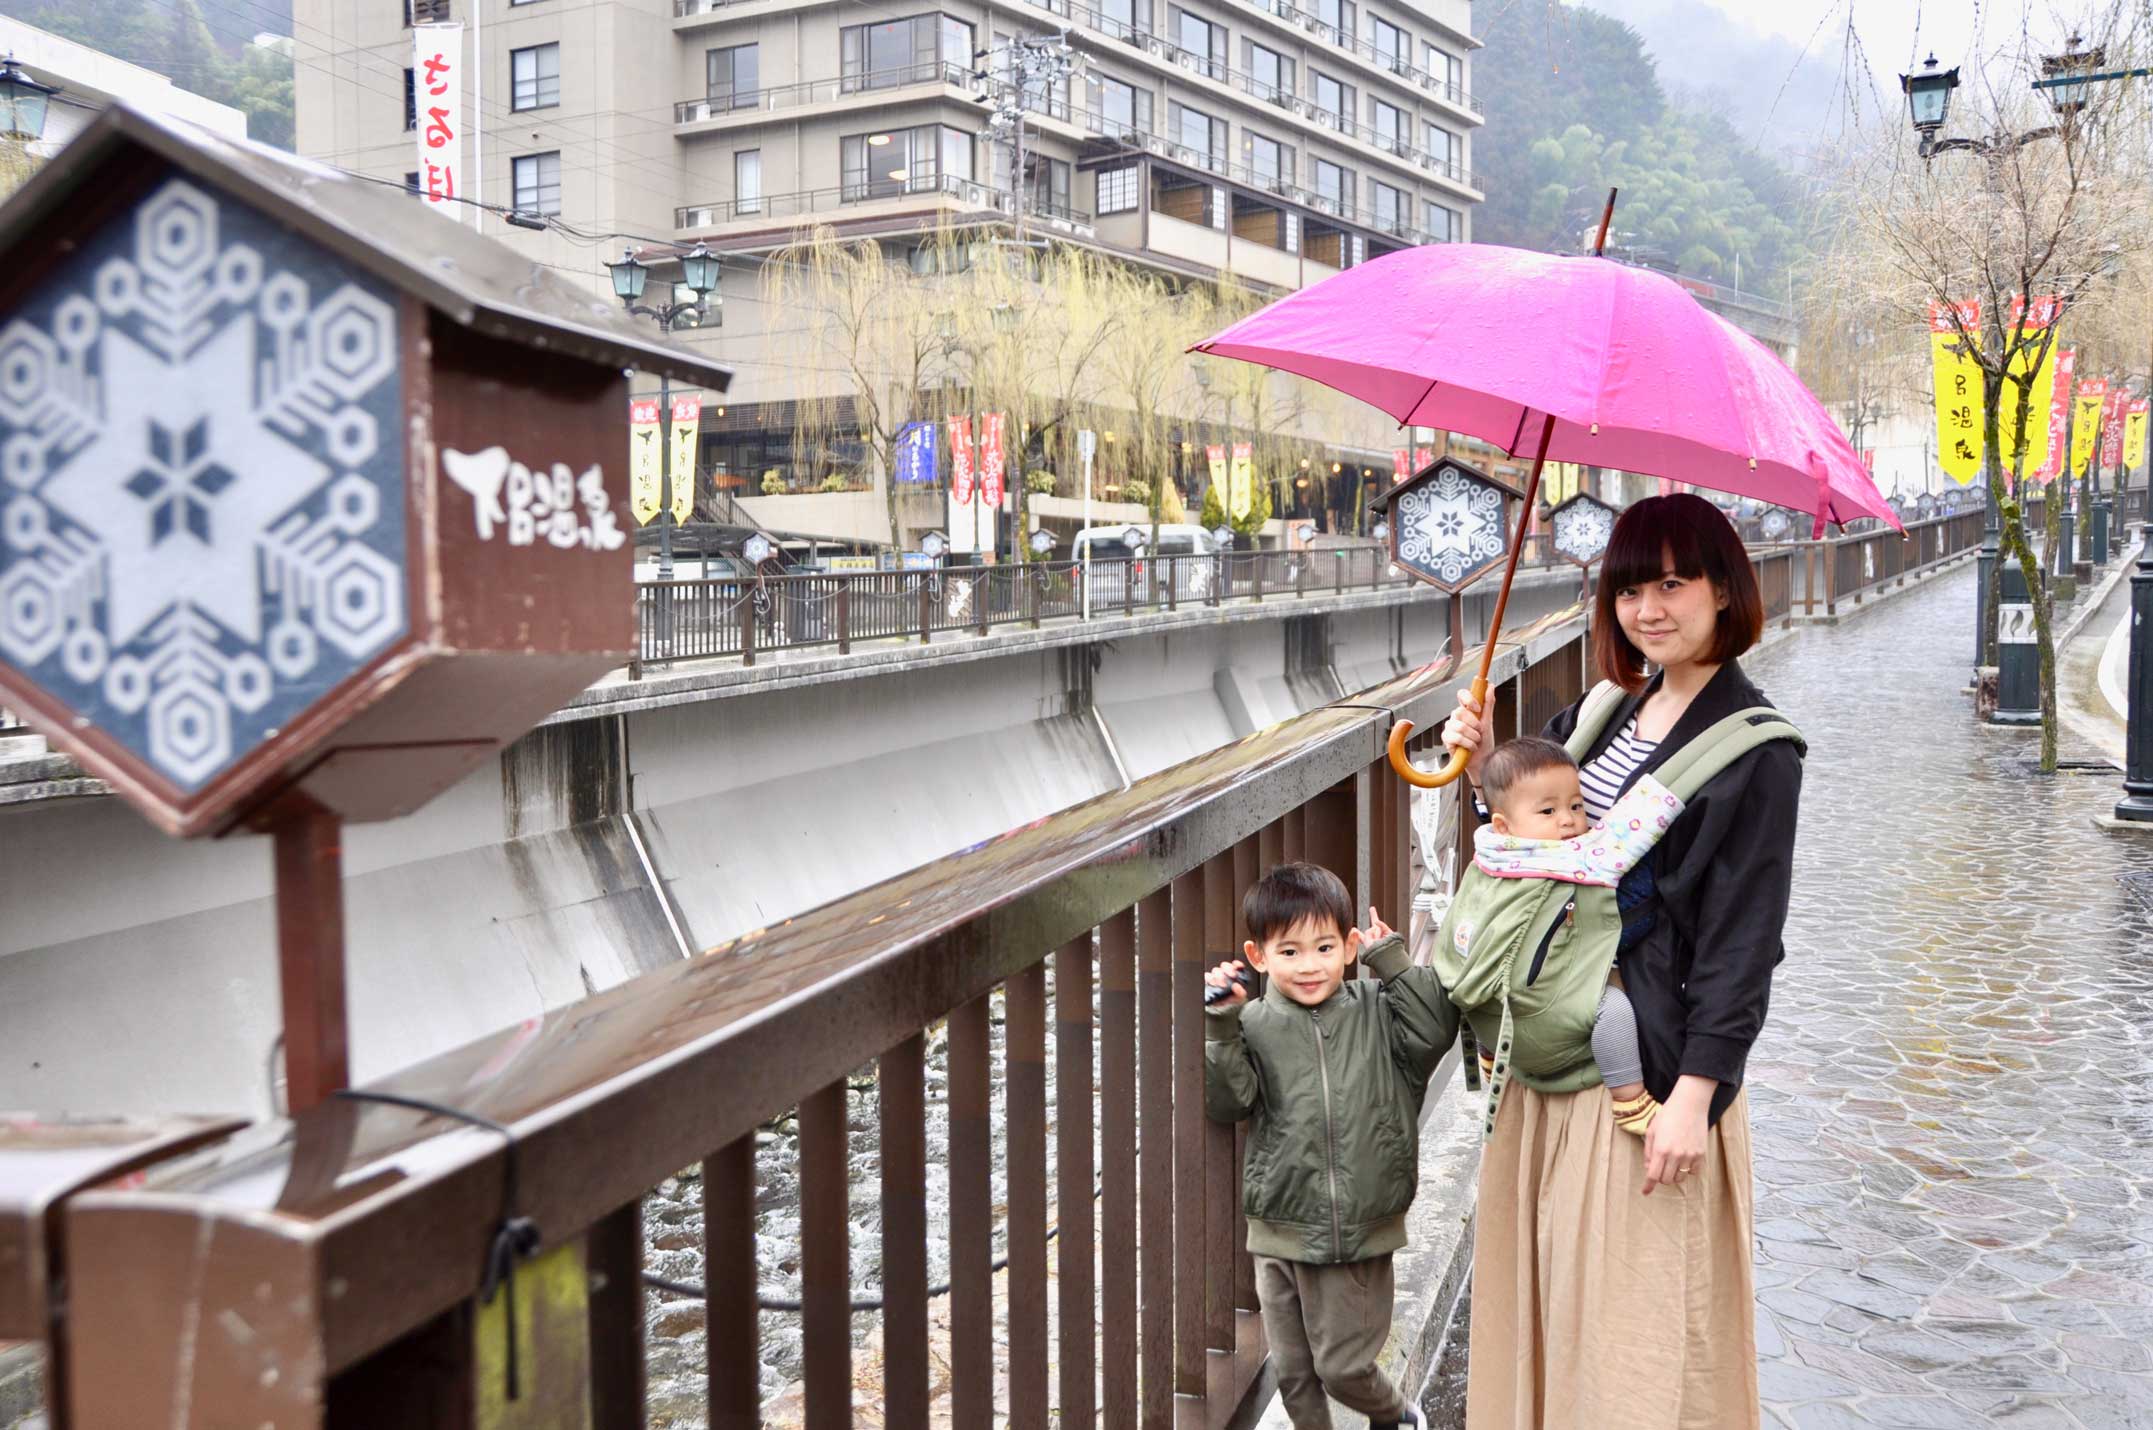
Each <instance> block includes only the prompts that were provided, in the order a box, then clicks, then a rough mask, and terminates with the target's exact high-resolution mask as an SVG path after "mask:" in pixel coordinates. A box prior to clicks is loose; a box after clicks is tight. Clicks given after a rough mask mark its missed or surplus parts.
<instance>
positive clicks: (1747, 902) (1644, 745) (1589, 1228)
mask: <svg viewBox="0 0 2153 1430" xmlns="http://www.w3.org/2000/svg"><path fill="white" fill-rule="evenodd" d="M1594 607H1595V610H1594V617H1595V619H1594V623H1593V638H1594V639H1593V645H1594V656H1595V659H1596V663H1597V664H1598V666H1599V671H1600V675H1601V677H1602V678H1603V679H1606V680H1612V681H1614V682H1616V683H1617V684H1619V685H1621V686H1622V687H1623V688H1624V689H1625V690H1627V691H1628V692H1630V694H1629V698H1628V699H1626V700H1625V701H1624V702H1623V703H1622V705H1621V706H1620V707H1619V708H1618V709H1617V711H1616V713H1615V716H1614V718H1613V719H1612V720H1610V721H1609V722H1608V725H1607V728H1606V731H1605V733H1603V734H1602V735H1601V737H1600V739H1599V741H1598V742H1597V744H1596V745H1595V747H1594V748H1593V749H1592V751H1591V752H1590V753H1589V754H1588V755H1587V756H1586V758H1585V759H1584V761H1583V762H1582V784H1583V786H1584V790H1585V798H1586V803H1587V806H1588V809H1589V812H1590V813H1591V815H1592V817H1593V818H1594V819H1595V820H1598V819H1600V818H1601V817H1603V816H1604V815H1605V813H1606V807H1607V805H1608V804H1609V803H1611V802H1612V800H1613V799H1614V797H1615V796H1616V795H1618V794H1619V793H1621V792H1622V791H1623V790H1626V789H1628V788H1629V787H1630V785H1632V784H1633V783H1635V782H1636V781H1637V780H1638V779H1639V778H1641V777H1643V776H1644V775H1646V774H1649V773H1651V772H1652V771H1653V770H1655V769H1657V768H1659V767H1660V766H1661V765H1663V764H1664V763H1665V762H1666V761H1667V760H1668V759H1669V758H1671V757H1672V756H1673V755H1674V754H1676V753H1677V752H1678V751H1679V750H1680V749H1681V748H1682V747H1683V745H1684V744H1685V743H1687V742H1688V741H1689V740H1690V739H1691V738H1693V737H1695V736H1697V735H1699V734H1701V733H1702V732H1704V731H1705V730H1707V729H1709V728H1710V727H1711V726H1712V725H1713V724H1715V723H1716V722H1717V721H1719V720H1721V719H1722V718H1724V717H1726V716H1728V715H1732V714H1734V713H1736V712H1737V711H1740V710H1744V709H1748V708H1750V707H1753V706H1757V705H1762V704H1765V703H1767V702H1766V701H1765V699H1764V696H1763V695H1762V693H1761V692H1759V691H1758V689H1757V687H1756V686H1755V685H1753V684H1752V683H1751V682H1750V680H1749V678H1748V677H1747V676H1746V675H1744V674H1743V672H1742V668H1741V665H1740V663H1739V660H1738V659H1737V658H1738V657H1739V656H1740V655H1741V654H1742V653H1743V652H1744V651H1746V650H1748V649H1749V648H1750V647H1751V646H1752V645H1754V644H1755V643H1756V641H1757V639H1758V637H1759V636H1760V635H1761V634H1762V631H1763V626H1764V605H1763V601H1762V599H1761V597H1760V595H1759V593H1758V590H1757V582H1756V575H1755V571H1754V568H1752V566H1751V565H1750V562H1749V557H1748V553H1747V552H1746V551H1745V550H1744V549H1743V547H1742V543H1741V540H1740V538H1739V537H1738V536H1737V535H1736V534H1735V531H1734V528H1733V527H1732V526H1730V525H1729V524H1728V522H1727V519H1726V517H1725V516H1723V515H1722V514H1721V513H1720V512H1719V511H1718V509H1717V508H1715V507H1714V506H1713V505H1712V504H1711V503H1710V502H1707V501H1705V500H1704V499H1703V498H1701V497H1696V496H1689V495H1677V496H1665V497H1653V498H1650V499H1648V500H1646V501H1642V502H1639V503H1637V504H1636V505H1634V506H1632V507H1631V508H1630V509H1629V510H1628V511H1626V512H1625V513H1624V514H1623V516H1622V518H1621V520H1620V521H1619V522H1618V523H1617V524H1616V526H1615V532H1614V535H1613V538H1612V539H1611V541H1610V542H1609V545H1608V549H1607V555H1606V557H1605V565H1603V566H1602V568H1601V573H1600V582H1599V588H1598V591H1597V593H1596V597H1595V601H1594ZM1648 668H1649V669H1651V670H1652V671H1653V673H1652V674H1651V675H1650V677H1649V678H1648V677H1647V670H1648ZM1580 704H1582V702H1580ZM1577 710H1578V707H1577V706H1572V707H1571V708H1570V709H1568V710H1566V711H1564V712H1563V713H1562V714H1560V715H1558V716H1556V717H1555V719H1554V720H1552V721H1551V722H1549V724H1548V727H1547V729H1546V731H1545V733H1546V734H1547V736H1548V737H1549V738H1551V739H1556V740H1562V739H1566V738H1567V737H1568V736H1569V735H1570V733H1571V731H1572V730H1573V729H1574V728H1575V726H1576V723H1577ZM1488 715H1489V712H1488V711H1487V710H1486V709H1484V708H1481V709H1476V708H1475V706H1474V702H1473V700H1472V696H1471V693H1470V692H1466V691H1461V692H1460V693H1459V708H1458V710H1457V712H1456V713H1455V714H1453V715H1452V716H1451V718H1450V721H1449V723H1448V724H1447V725H1446V726H1445V727H1444V731H1443V743H1444V744H1445V745H1447V746H1449V747H1450V748H1451V749H1453V750H1456V751H1463V752H1464V754H1465V756H1466V763H1465V770H1466V776H1467V778H1468V779H1476V780H1477V778H1478V773H1479V767H1480V764H1481V763H1482V761H1483V760H1484V759H1485V757H1486V755H1487V752H1488V749H1487V740H1486V730H1487V723H1486V722H1487V719H1488ZM1801 779H1802V768H1801V757H1800V755H1799V753H1798V752H1797V749H1796V747H1795V746H1794V745H1792V744H1790V743H1788V742H1786V741H1773V742H1771V743H1769V744H1766V745H1763V746H1761V747H1759V748H1758V749H1755V750H1752V751H1751V752H1750V753H1748V754H1747V755H1744V756H1742V757H1741V758H1740V759H1738V760H1737V761H1736V762H1735V763H1734V764H1732V765H1730V766H1728V768H1727V769H1725V770H1724V771H1722V772H1721V773H1720V774H1719V775H1718V776H1717V777H1715V778H1714V779H1713V780H1712V781H1711V782H1710V783H1708V784H1706V785H1705V787H1704V788H1703V789H1702V790H1701V791H1699V793H1698V796H1697V798H1696V799H1695V800H1694V801H1693V802H1692V803H1691V804H1690V805H1689V806H1688V807H1687V808H1686V809H1684V811H1683V814H1682V817H1681V818H1680V819H1679V820H1677V821H1676V823H1675V826H1674V828H1673V829H1671V830H1670V831H1669V832H1668V834H1667V836H1666V837H1665V838H1664V839H1663V840H1662V841H1661V842H1660V844H1659V845H1658V847H1657V848H1656V850H1655V851H1654V854H1653V857H1652V858H1651V859H1649V860H1647V861H1646V862H1645V863H1644V864H1643V865H1641V866H1640V867H1639V868H1637V869H1636V870H1634V871H1633V872H1632V873H1631V874H1630V875H1629V877H1627V878H1626V879H1625V880H1624V881H1623V885H1622V889H1621V891H1620V893H1619V894H1618V901H1619V902H1620V903H1621V904H1622V905H1623V906H1624V907H1625V910H1626V913H1625V918H1624V924H1625V932H1624V936H1623V946H1622V951H1621V953H1620V955H1619V957H1618V961H1617V967H1618V970H1619V976H1620V978H1621V980H1622V983H1623V987H1624V990H1625V991H1626V992H1627V993H1628V994H1629V997H1630V1001H1631V1003H1632V1005H1633V1006H1634V1008H1635V1009H1636V1012H1637V1021H1638V1031H1639V1041H1640V1043H1641V1045H1642V1050H1643V1052H1644V1062H1645V1083H1646V1086H1647V1088H1648V1089H1649V1090H1650V1091H1651V1092H1652V1094H1653V1096H1654V1097H1656V1098H1657V1099H1659V1101H1660V1102H1661V1104H1662V1106H1661V1109H1660V1111H1659V1113H1658V1114H1657V1115H1656V1116H1655V1117H1654V1118H1653V1121H1652V1125H1651V1127H1650V1128H1649V1129H1648V1130H1647V1132H1646V1135H1645V1137H1644V1140H1643V1141H1642V1142H1640V1141H1639V1139H1637V1138H1636V1137H1634V1136H1631V1135H1629V1134H1627V1133H1624V1132H1621V1131H1619V1130H1617V1129H1616V1126H1615V1123H1614V1119H1613V1116H1612V1113H1611V1112H1610V1110H1609V1106H1608V1104H1609V1097H1608V1093H1607V1089H1606V1088H1605V1087H1604V1086H1603V1087H1595V1088H1591V1089H1588V1090H1586V1091H1584V1092H1577V1093H1563V1094H1548V1093H1541V1092H1536V1091H1534V1090H1533V1089H1531V1088H1528V1087H1524V1086H1522V1085H1519V1084H1516V1083H1513V1084H1512V1085H1511V1087H1510V1088H1509V1089H1508V1090H1507V1091H1506V1093H1505V1095H1504V1097H1503V1101H1502V1106H1501V1110H1500V1112H1499V1113H1498V1115H1497V1118H1496V1123H1495V1132H1494V1135H1493V1137H1492V1138H1491V1139H1490V1140H1489V1142H1488V1144H1487V1146H1486V1147H1485V1148H1484V1149H1483V1150H1482V1153H1481V1172H1480V1196H1479V1205H1478V1211H1477V1213H1476V1216H1475V1230H1474V1249H1473V1317H1472V1356H1471V1374H1470V1380H1469V1383H1468V1390H1467V1403H1468V1409H1467V1423H1468V1424H1469V1425H1470V1426H1472V1427H1473V1430H1497V1427H1517V1428H1518V1430H1527V1427H1554V1426H1570V1425H1576V1426H1586V1425H1590V1426H1595V1427H1632V1426H1634V1427H1638V1430H1676V1427H1692V1426H1694V1427H1697V1430H1735V1428H1736V1427H1741V1426H1754V1425H1756V1424H1757V1423H1758V1406H1757V1357H1756V1328H1755V1319H1754V1318H1755V1292H1754V1288H1753V1285H1752V1279H1751V1263H1750V1256H1751V1236H1752V1225H1753V1216H1752V1206H1753V1200H1754V1198H1753V1193H1752V1188H1751V1176H1750V1135H1749V1108H1748V1103H1747V1100H1746V1098H1744V1096H1743V1095H1742V1080H1743V1069H1744V1064H1745V1062H1746V1060H1747V1058H1748V1055H1749V1048H1750V1045H1751V1043H1752V1042H1753V1041H1754V1040H1755V1039H1756V1036H1757V1032H1758V1030H1759V1029H1760V1028H1761V1027H1762V1026H1763V1023H1764V1016H1765V1008H1766V1005H1767V1002H1768V1000H1769V995H1770V992H1771V982H1772V970H1773V969H1774V967H1776V966H1777V964H1778V963H1779V960H1780V958H1781V957H1782V953H1783V950H1782V947H1781V942H1780V935H1781V930H1782V928H1783V926H1784V924H1785V922H1786V915H1787V903H1788V898H1789V894H1790V889H1791V883H1792V877H1793V853H1794V826H1795V811H1796V806H1797V804H1798V803H1799V800H1800V796H1801Z"/></svg>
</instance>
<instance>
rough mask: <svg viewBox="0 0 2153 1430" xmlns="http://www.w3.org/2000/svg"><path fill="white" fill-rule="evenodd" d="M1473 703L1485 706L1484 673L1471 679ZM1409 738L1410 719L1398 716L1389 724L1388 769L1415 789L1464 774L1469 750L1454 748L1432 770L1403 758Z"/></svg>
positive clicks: (1441, 783)
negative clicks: (1445, 761)
mask: <svg viewBox="0 0 2153 1430" xmlns="http://www.w3.org/2000/svg"><path fill="white" fill-rule="evenodd" d="M1473 707H1474V708H1475V709H1478V710H1485V709H1487V708H1488V681H1487V677H1486V676H1476V677H1474V679H1473ZM1412 738H1413V722H1412V721H1410V720H1400V721H1399V722H1398V723H1397V724H1395V725H1393V726H1391V727H1390V746H1389V753H1390V767H1391V771H1392V773H1394V774H1396V775H1397V776H1398V778H1399V779H1402V780H1404V781H1405V782H1406V783H1407V784H1409V785H1411V786H1413V788H1415V789H1441V788H1442V787H1443V786H1444V785H1447V784H1449V783H1451V782H1452V781H1454V780H1456V779H1457V778H1458V776H1459V775H1462V774H1464V773H1465V766H1466V765H1467V763H1469V762H1470V761H1471V760H1472V757H1473V756H1472V752H1471V751H1470V750H1463V749H1453V750H1452V751H1451V752H1450V760H1449V762H1448V763H1447V764H1445V765H1444V766H1443V767H1442V768H1441V769H1439V770H1436V771H1435V772H1434V773H1432V774H1431V773H1430V772H1428V771H1427V770H1423V769H1420V768H1419V767H1417V766H1416V765H1414V763H1413V762H1412V761H1411V760H1410V759H1408V758H1406V753H1405V742H1406V741H1407V740H1410V739H1412Z"/></svg>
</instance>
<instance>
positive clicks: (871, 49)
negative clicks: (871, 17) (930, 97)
mask: <svg viewBox="0 0 2153 1430" xmlns="http://www.w3.org/2000/svg"><path fill="white" fill-rule="evenodd" d="M838 51H839V63H840V65H841V71H840V72H841V73H842V74H843V76H844V80H843V87H844V89H845V90H846V92H848V93H856V92H858V91H860V90H864V89H894V88H896V87H897V86H899V85H907V84H923V83H925V82H927V81H928V80H931V79H933V78H935V77H936V75H937V74H938V73H939V72H940V66H941V65H943V64H958V65H962V66H964V67H965V68H966V69H968V70H969V69H970V68H971V64H972V27H971V26H970V25H968V24H966V23H964V22H963V21H962V20H956V19H952V18H950V17H949V16H947V15H914V16H911V17H910V18H908V19H904V20H890V21H887V22H885V23H883V24H880V25H849V26H847V27H846V28H845V29H843V30H841V31H839V32H838Z"/></svg>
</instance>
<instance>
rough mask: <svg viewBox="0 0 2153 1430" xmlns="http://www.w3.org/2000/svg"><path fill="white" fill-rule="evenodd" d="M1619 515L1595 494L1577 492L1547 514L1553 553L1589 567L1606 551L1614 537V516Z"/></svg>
mask: <svg viewBox="0 0 2153 1430" xmlns="http://www.w3.org/2000/svg"><path fill="white" fill-rule="evenodd" d="M1619 515H1620V513H1619V512H1617V511H1616V510H1615V509H1614V508H1613V507H1611V506H1609V505H1608V504H1607V503H1606V502H1604V501H1601V500H1600V499H1599V498H1598V497H1595V496H1590V495H1588V494H1586V493H1584V492H1579V493H1577V495H1575V496H1573V497H1571V498H1569V499H1568V500H1567V501H1565V502H1563V503H1562V505H1560V506H1558V507H1556V508H1555V509H1554V511H1552V512H1550V513H1548V529H1549V530H1551V531H1552V532H1553V533H1554V534H1555V551H1556V553H1557V554H1558V555H1560V556H1561V557H1563V558H1564V559H1565V560H1568V561H1574V562H1576V563H1577V564H1578V565H1580V566H1590V565H1591V564H1592V563H1593V562H1595V561H1597V560H1599V559H1600V558H1601V557H1602V556H1605V555H1606V554H1607V543H1608V542H1609V541H1610V540H1612V539H1613V538H1614V535H1615V518H1616V517H1617V516H1619Z"/></svg>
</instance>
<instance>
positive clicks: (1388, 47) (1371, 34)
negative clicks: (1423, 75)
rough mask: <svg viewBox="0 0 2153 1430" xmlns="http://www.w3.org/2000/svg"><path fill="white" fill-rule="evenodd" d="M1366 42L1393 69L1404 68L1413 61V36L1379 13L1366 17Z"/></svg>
mask: <svg viewBox="0 0 2153 1430" xmlns="http://www.w3.org/2000/svg"><path fill="white" fill-rule="evenodd" d="M1368 43H1369V44H1371V45H1374V46H1375V49H1376V53H1377V54H1378V55H1380V56H1382V58H1383V63H1385V64H1387V65H1389V66H1390V67H1391V68H1392V69H1394V70H1397V69H1406V68H1408V67H1409V66H1411V65H1412V63H1413V37H1412V36H1411V35H1408V34H1407V33H1406V32H1405V31H1403V30H1401V29H1399V28H1398V27H1397V26H1396V25H1393V24H1392V23H1391V22H1390V21H1388V20H1386V19H1384V18H1383V17H1382V16H1380V15H1370V16H1369V17H1368Z"/></svg>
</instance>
